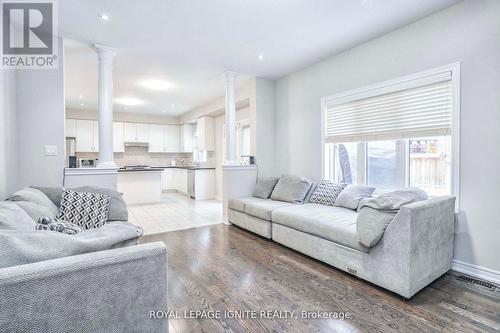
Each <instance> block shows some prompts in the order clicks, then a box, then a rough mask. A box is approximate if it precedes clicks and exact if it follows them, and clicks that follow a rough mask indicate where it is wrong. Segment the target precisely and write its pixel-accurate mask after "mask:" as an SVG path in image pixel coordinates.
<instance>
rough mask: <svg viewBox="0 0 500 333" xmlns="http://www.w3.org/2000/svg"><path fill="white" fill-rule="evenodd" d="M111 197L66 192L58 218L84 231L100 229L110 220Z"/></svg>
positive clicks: (91, 193) (89, 193)
mask: <svg viewBox="0 0 500 333" xmlns="http://www.w3.org/2000/svg"><path fill="white" fill-rule="evenodd" d="M110 201H111V197H110V196H109V195H104V194H99V193H93V192H75V191H73V190H64V192H63V196H62V200H61V207H60V210H59V214H57V218H58V219H61V220H64V221H66V222H71V223H74V224H76V225H79V226H81V227H83V228H84V229H92V228H98V227H101V226H103V225H104V223H106V221H107V220H108V212H109V203H110Z"/></svg>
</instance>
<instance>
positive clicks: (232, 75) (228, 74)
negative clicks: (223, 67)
mask: <svg viewBox="0 0 500 333" xmlns="http://www.w3.org/2000/svg"><path fill="white" fill-rule="evenodd" d="M222 75H223V76H224V78H225V79H226V81H229V80H234V79H235V78H236V77H237V76H238V73H236V72H231V71H225V72H224V73H223V74H222Z"/></svg>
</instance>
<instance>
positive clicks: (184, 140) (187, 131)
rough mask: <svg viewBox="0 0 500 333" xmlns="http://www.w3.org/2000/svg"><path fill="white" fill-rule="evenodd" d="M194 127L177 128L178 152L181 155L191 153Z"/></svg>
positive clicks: (187, 125) (182, 126) (183, 126)
mask: <svg viewBox="0 0 500 333" xmlns="http://www.w3.org/2000/svg"><path fill="white" fill-rule="evenodd" d="M193 127H194V126H193V125H192V124H183V125H181V126H180V128H179V141H180V142H179V150H180V152H182V153H192V152H193V148H194V128H193Z"/></svg>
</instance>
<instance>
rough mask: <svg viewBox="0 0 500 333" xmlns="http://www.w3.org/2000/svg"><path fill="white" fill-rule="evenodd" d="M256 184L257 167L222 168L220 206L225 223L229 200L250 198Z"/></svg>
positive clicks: (231, 166)
mask: <svg viewBox="0 0 500 333" xmlns="http://www.w3.org/2000/svg"><path fill="white" fill-rule="evenodd" d="M256 183H257V165H255V164H253V165H224V166H222V204H223V217H224V221H225V222H228V220H227V217H228V201H229V199H230V198H242V197H249V196H252V193H253V190H254V188H255V184H256Z"/></svg>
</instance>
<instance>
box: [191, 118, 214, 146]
mask: <svg viewBox="0 0 500 333" xmlns="http://www.w3.org/2000/svg"><path fill="white" fill-rule="evenodd" d="M196 149H197V150H202V151H203V150H206V151H214V150H215V120H214V118H213V117H208V116H204V117H201V118H198V121H197V125H196Z"/></svg>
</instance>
